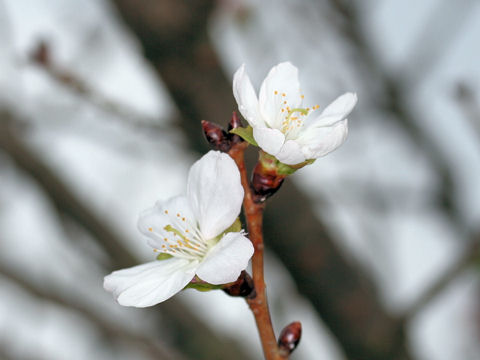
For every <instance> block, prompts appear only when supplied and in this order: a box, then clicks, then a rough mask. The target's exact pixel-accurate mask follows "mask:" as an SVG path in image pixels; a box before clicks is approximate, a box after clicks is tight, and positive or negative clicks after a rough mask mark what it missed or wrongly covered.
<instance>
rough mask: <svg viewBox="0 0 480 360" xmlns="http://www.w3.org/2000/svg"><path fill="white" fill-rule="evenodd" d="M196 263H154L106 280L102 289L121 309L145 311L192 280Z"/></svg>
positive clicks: (180, 260)
mask: <svg viewBox="0 0 480 360" xmlns="http://www.w3.org/2000/svg"><path fill="white" fill-rule="evenodd" d="M197 266H198V262H189V261H187V260H184V259H176V258H172V259H168V260H162V261H153V262H149V263H146V264H142V265H138V266H134V267H131V268H128V269H123V270H119V271H114V272H113V273H111V274H110V275H107V276H105V279H104V282H103V287H104V288H105V290H107V291H110V292H112V293H113V296H114V297H115V299H116V300H117V301H118V303H119V304H120V305H123V306H135V307H146V306H152V305H155V304H158V303H160V302H162V301H165V300H167V299H168V298H170V297H172V296H173V295H175V294H176V293H177V292H179V291H180V290H182V289H183V288H184V287H185V286H186V285H187V284H188V283H189V282H190V281H191V280H192V278H193V277H194V275H195V269H196V268H197Z"/></svg>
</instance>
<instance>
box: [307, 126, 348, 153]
mask: <svg viewBox="0 0 480 360" xmlns="http://www.w3.org/2000/svg"><path fill="white" fill-rule="evenodd" d="M347 134H348V123H347V119H345V120H342V121H339V122H337V123H335V124H334V125H332V126H325V127H318V128H310V129H308V131H306V132H304V133H302V134H301V135H300V137H299V139H298V142H299V144H300V145H301V146H302V151H303V154H304V155H305V158H306V159H316V158H319V157H322V156H324V155H327V154H328V153H329V152H331V151H333V150H335V149H336V148H337V147H339V146H340V145H342V144H343V143H344V141H345V139H346V138H347Z"/></svg>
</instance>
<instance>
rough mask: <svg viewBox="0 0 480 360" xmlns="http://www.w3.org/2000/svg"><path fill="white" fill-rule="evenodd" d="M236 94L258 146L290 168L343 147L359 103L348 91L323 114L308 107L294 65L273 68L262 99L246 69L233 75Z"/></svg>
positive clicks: (281, 65)
mask: <svg viewBox="0 0 480 360" xmlns="http://www.w3.org/2000/svg"><path fill="white" fill-rule="evenodd" d="M233 94H234V96H235V99H236V101H237V104H238V109H239V111H240V113H241V114H242V115H243V117H244V118H245V119H246V120H247V121H248V123H249V124H250V126H251V127H252V128H253V137H254V139H255V141H256V143H257V144H258V146H260V147H261V148H262V150H264V151H265V152H267V153H268V154H270V155H273V156H275V157H276V158H277V159H278V160H279V161H280V162H282V163H284V164H287V165H296V164H299V163H302V162H304V161H306V160H312V159H316V158H319V157H321V156H324V155H326V154H328V153H329V152H331V151H333V150H335V149H336V148H337V147H339V146H340V145H342V144H343V142H344V141H345V139H346V137H347V133H348V124H347V119H346V117H347V116H348V114H350V112H351V111H352V109H353V107H354V106H355V104H356V103H357V96H356V94H354V93H345V94H343V95H341V96H340V97H338V98H337V99H336V100H334V101H333V102H332V103H331V104H330V105H328V106H327V107H326V108H325V110H323V111H322V112H321V113H318V112H317V111H316V110H318V109H319V106H318V105H313V106H309V107H306V106H304V105H303V99H304V96H303V94H302V93H301V90H300V83H299V81H298V70H297V68H296V67H295V66H293V65H292V64H291V63H289V62H283V63H280V64H278V65H277V66H274V67H273V68H272V69H271V70H270V72H269V73H268V75H267V77H266V78H265V80H264V81H263V83H262V85H261V88H260V93H259V96H258V98H257V94H256V93H255V90H254V89H253V86H252V83H251V81H250V78H249V77H248V75H247V73H246V71H245V65H242V66H241V67H240V68H239V69H238V70H237V72H236V73H235V75H234V77H233Z"/></svg>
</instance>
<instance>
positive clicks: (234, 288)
mask: <svg viewBox="0 0 480 360" xmlns="http://www.w3.org/2000/svg"><path fill="white" fill-rule="evenodd" d="M223 291H225V292H226V293H227V294H228V295H230V296H241V297H248V298H253V297H255V289H254V286H253V280H252V278H251V276H250V275H249V274H248V273H247V272H246V271H242V273H241V274H240V276H239V277H238V279H237V281H235V282H234V283H231V284H228V285H227V286H226V287H225V288H224V289H223Z"/></svg>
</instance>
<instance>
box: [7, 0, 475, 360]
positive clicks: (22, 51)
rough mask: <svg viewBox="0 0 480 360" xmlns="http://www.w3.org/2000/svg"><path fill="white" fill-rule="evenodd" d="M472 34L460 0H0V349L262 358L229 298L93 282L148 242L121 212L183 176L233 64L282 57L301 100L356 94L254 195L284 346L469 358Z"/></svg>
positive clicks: (355, 355) (178, 186) (223, 107)
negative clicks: (170, 294) (312, 154)
mask: <svg viewBox="0 0 480 360" xmlns="http://www.w3.org/2000/svg"><path fill="white" fill-rule="evenodd" d="M479 39H480V3H479V2H478V1H476V0H459V1H449V0H424V1H419V2H413V1H400V0H384V1H374V0H366V1H347V0H302V1H297V0H282V1H279V0H263V1H253V0H248V1H247V0H222V1H220V0H218V1H207V0H191V1H187V0H137V1H134V0H115V1H107V0H84V1H74V0H49V1H34V0H1V1H0V358H1V359H29V360H30V359H46V360H47V359H48V360H51V359H55V360H56V359H59V360H60V359H62V360H64V359H68V360H70V359H72V360H75V359H78V360H84V359H115V360H121V359H182V360H187V359H192V360H194V359H195V360H198V359H205V360H207V359H208V360H215V359H219V360H226V359H229V360H230V359H231V360H242V359H244V360H254V359H260V358H261V349H260V344H259V341H258V338H257V332H256V329H255V326H254V320H253V317H252V316H251V314H250V313H249V310H248V308H247V306H246V304H245V302H244V301H242V300H241V299H236V298H229V297H228V296H227V295H225V294H223V293H222V292H210V293H199V292H195V291H194V290H187V291H185V292H183V293H182V294H180V295H178V296H176V297H175V298H173V299H171V300H169V301H167V302H165V303H162V304H160V305H158V306H156V307H154V308H151V309H143V310H138V309H129V308H122V307H120V306H119V305H117V304H116V303H115V302H114V301H113V299H112V297H111V295H110V294H108V293H106V292H105V291H104V290H103V288H102V280H103V276H104V275H105V274H108V273H109V272H110V271H112V270H113V269H119V268H122V267H126V266H131V265H134V264H137V263H140V262H142V261H146V260H149V259H151V258H152V253H151V251H150V249H149V247H148V246H145V241H144V239H142V237H141V236H140V234H139V233H138V231H137V230H136V220H137V216H138V213H139V212H140V211H141V210H143V209H144V208H147V207H149V206H151V205H152V204H153V203H154V202H155V201H156V200H158V199H165V198H168V197H170V196H172V195H175V194H178V193H181V192H183V191H184V188H185V182H186V174H187V171H188V168H189V166H190V165H191V164H192V163H193V162H194V161H195V160H196V159H198V158H199V156H200V155H201V154H202V153H205V152H206V151H207V150H208V147H207V144H206V141H205V140H204V139H203V135H202V133H201V127H200V120H202V119H206V120H210V121H213V122H217V123H219V124H223V125H225V124H226V123H227V122H228V120H229V118H230V115H231V112H232V111H233V110H234V109H236V104H235V102H234V100H233V96H232V92H231V78H232V75H233V73H234V71H235V70H236V69H237V68H238V66H240V64H242V63H246V65H247V69H248V71H249V73H250V75H251V77H252V81H253V83H254V85H255V86H257V87H258V86H259V85H260V83H261V81H262V80H263V78H264V76H265V75H266V73H267V72H268V70H269V69H270V68H271V67H272V66H273V65H275V64H276V63H278V62H280V61H286V60H289V61H291V62H293V63H294V64H295V65H296V66H297V67H298V68H299V70H300V81H301V83H302V87H303V90H304V93H305V94H306V101H307V103H311V104H317V103H318V104H319V105H320V106H321V107H322V106H325V105H327V104H328V103H330V102H331V101H332V100H333V99H334V98H335V97H337V96H338V95H340V94H342V93H344V92H346V91H355V92H357V94H358V97H359V103H358V105H357V107H356V109H355V110H354V112H353V113H352V114H351V115H350V132H349V139H348V140H347V142H346V143H345V144H344V146H342V147H341V148H340V149H339V150H337V151H336V152H335V153H332V154H330V155H328V156H327V157H325V158H323V159H320V160H318V161H317V162H316V163H315V164H314V165H312V166H309V167H307V168H304V169H302V170H301V171H298V172H297V173H296V174H295V175H294V176H292V177H291V178H289V179H288V181H287V183H286V184H285V185H284V186H283V187H282V189H281V191H280V192H279V193H278V194H277V195H276V196H275V198H273V199H272V200H271V202H269V204H268V207H267V210H266V224H265V227H266V228H265V236H266V242H267V252H268V256H267V259H266V261H267V284H268V294H269V300H270V305H271V310H272V316H273V319H274V323H275V329H276V331H277V333H278V332H279V331H280V330H281V329H282V327H283V326H285V325H286V324H287V323H289V322H291V321H294V320H299V321H301V322H302V324H303V329H304V335H303V338H302V341H301V343H300V346H299V348H298V350H297V351H296V352H295V353H294V354H293V355H292V359H295V360H307V359H308V360H311V359H313V360H341V359H363V360H367V359H368V360H381V359H382V360H383V359H384V360H387V359H388V360H406V359H411V360H414V359H415V360H452V359H460V360H478V359H480V344H479V339H480V291H479V290H480V289H479V261H480V254H479V244H480V186H479V185H478V184H480V66H479V64H480V46H479ZM251 156H252V158H253V157H254V156H255V154H254V152H252V153H251Z"/></svg>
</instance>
